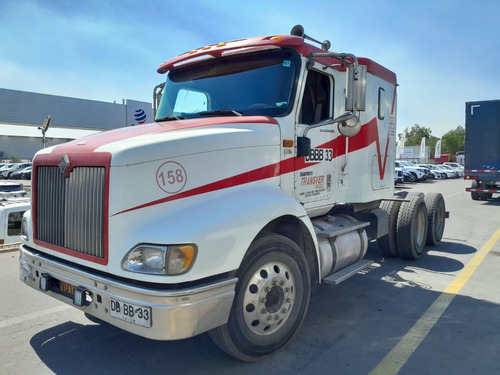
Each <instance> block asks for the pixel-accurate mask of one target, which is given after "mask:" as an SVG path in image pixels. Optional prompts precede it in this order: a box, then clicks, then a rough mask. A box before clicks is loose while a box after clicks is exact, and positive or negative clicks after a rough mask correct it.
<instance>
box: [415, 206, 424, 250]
mask: <svg viewBox="0 0 500 375" xmlns="http://www.w3.org/2000/svg"><path fill="white" fill-rule="evenodd" d="M425 219H426V216H425V212H424V211H423V210H419V212H418V216H417V228H416V230H417V233H416V241H417V246H418V247H419V248H420V247H422V246H423V245H424V242H425V229H426V228H425V225H426V222H425Z"/></svg>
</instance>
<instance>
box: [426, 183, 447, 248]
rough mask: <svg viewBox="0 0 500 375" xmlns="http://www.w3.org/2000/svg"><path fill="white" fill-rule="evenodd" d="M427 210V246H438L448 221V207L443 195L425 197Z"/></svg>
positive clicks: (436, 194) (434, 194)
mask: <svg viewBox="0 0 500 375" xmlns="http://www.w3.org/2000/svg"><path fill="white" fill-rule="evenodd" d="M424 201H425V206H426V208H427V240H426V244H427V245H430V246H437V245H439V244H440V243H441V239H442V238H443V233H444V224H445V221H446V207H445V204H444V198H443V195H442V194H441V193H428V194H427V195H426V196H425V199H424Z"/></svg>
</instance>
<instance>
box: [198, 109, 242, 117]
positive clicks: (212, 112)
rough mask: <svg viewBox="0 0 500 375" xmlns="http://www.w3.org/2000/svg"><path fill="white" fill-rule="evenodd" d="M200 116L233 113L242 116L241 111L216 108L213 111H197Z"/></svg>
mask: <svg viewBox="0 0 500 375" xmlns="http://www.w3.org/2000/svg"><path fill="white" fill-rule="evenodd" d="M198 114H199V115H200V116H211V115H230V116H231V115H234V116H243V113H241V112H238V111H235V110H233V109H226V108H224V109H216V110H215V111H204V112H199V113H198Z"/></svg>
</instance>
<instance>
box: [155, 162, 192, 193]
mask: <svg viewBox="0 0 500 375" xmlns="http://www.w3.org/2000/svg"><path fill="white" fill-rule="evenodd" d="M186 181H187V174H186V170H185V169H184V167H183V166H182V165H180V164H179V163H177V162H175V161H167V162H166V163H163V164H162V165H161V166H160V168H158V171H156V182H157V183H158V186H159V187H160V189H162V190H163V191H165V192H167V193H170V194H174V193H178V192H179V191H181V190H182V189H184V186H186Z"/></svg>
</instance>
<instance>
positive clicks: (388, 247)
mask: <svg viewBox="0 0 500 375" xmlns="http://www.w3.org/2000/svg"><path fill="white" fill-rule="evenodd" d="M400 206H401V202H398V201H382V202H381V203H380V205H379V208H380V209H382V210H384V211H385V212H387V214H388V215H389V233H387V234H386V235H385V236H382V237H379V238H377V245H378V248H379V250H380V252H381V253H382V255H384V256H387V257H398V256H399V250H398V244H397V236H396V229H397V222H398V212H399V207H400Z"/></svg>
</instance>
